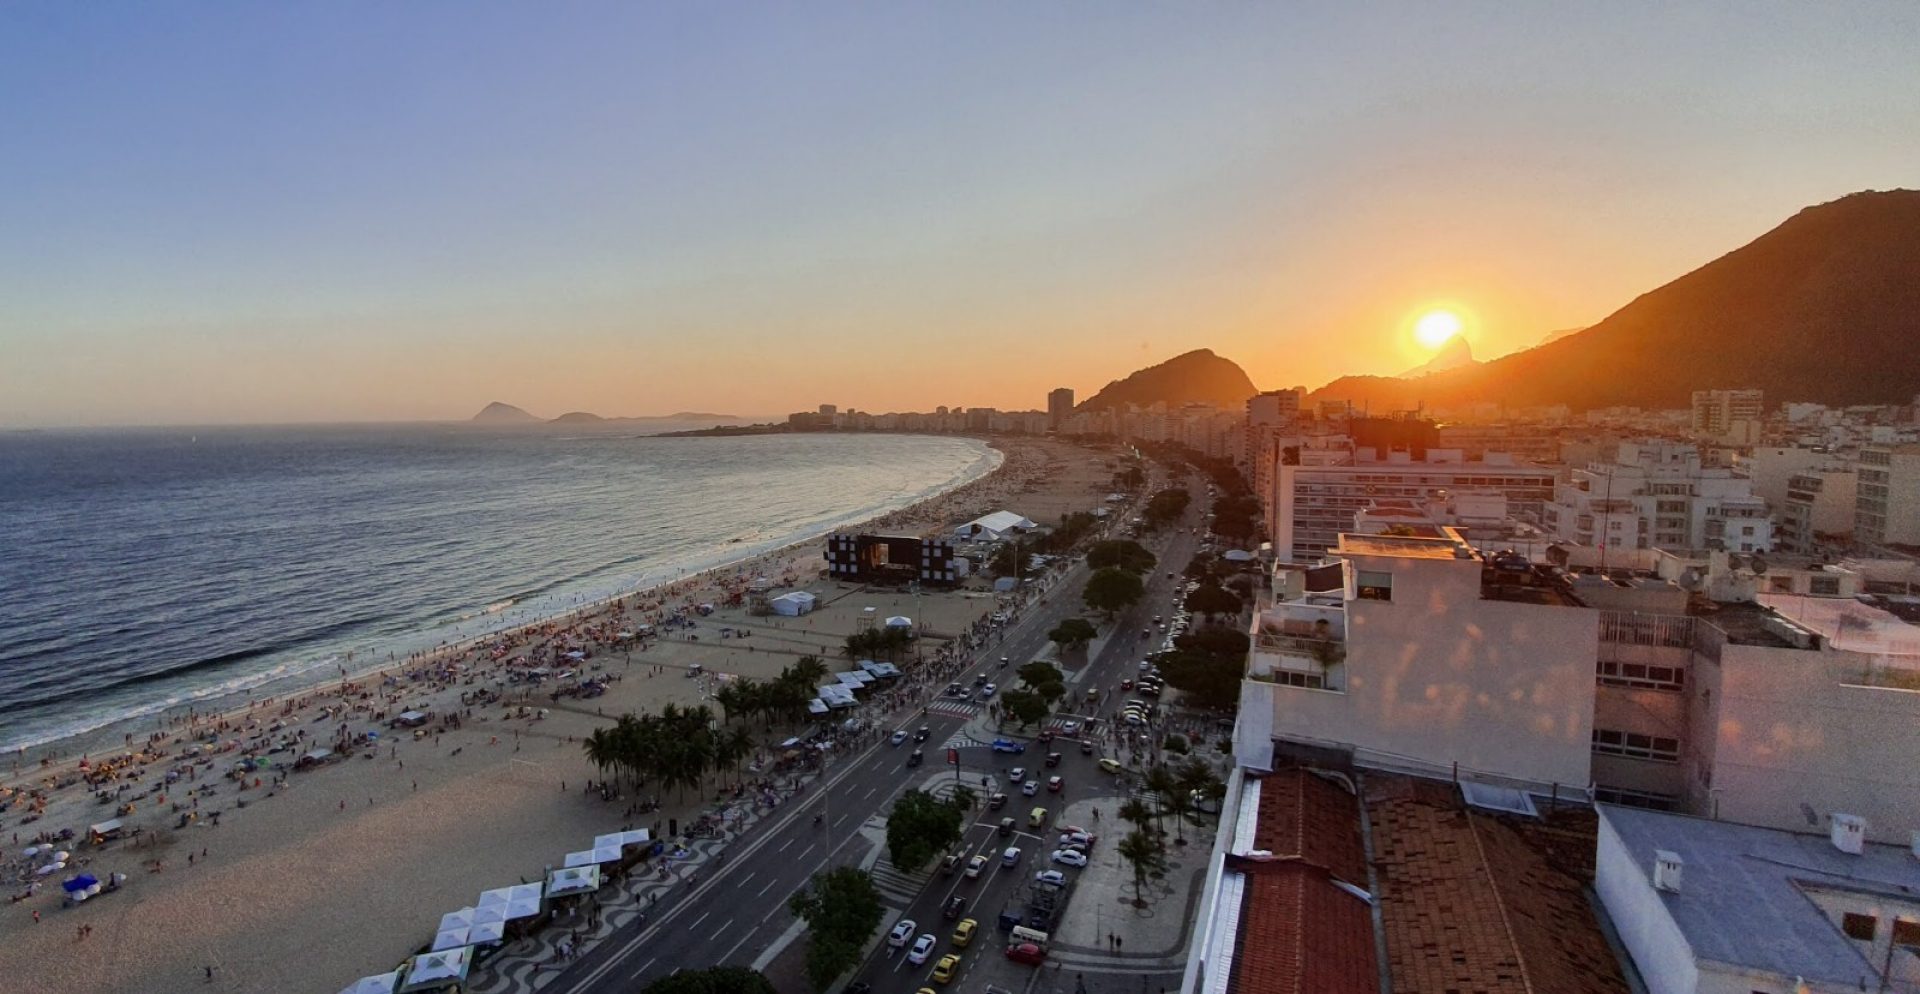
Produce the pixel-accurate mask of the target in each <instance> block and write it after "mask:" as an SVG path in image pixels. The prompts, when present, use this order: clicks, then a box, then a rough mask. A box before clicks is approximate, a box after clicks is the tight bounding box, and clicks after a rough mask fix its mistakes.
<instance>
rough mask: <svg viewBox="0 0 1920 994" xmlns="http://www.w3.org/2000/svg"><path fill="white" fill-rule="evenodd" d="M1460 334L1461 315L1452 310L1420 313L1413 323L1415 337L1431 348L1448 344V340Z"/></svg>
mask: <svg viewBox="0 0 1920 994" xmlns="http://www.w3.org/2000/svg"><path fill="white" fill-rule="evenodd" d="M1458 334H1460V315H1458V314H1455V313H1453V312H1452V311H1428V312H1427V313H1425V314H1422V315H1420V320H1418V321H1415V322H1414V323H1413V337H1415V338H1417V339H1419V340H1420V344H1422V345H1424V346H1426V347H1427V348H1430V349H1437V348H1439V347H1440V346H1442V345H1445V344H1447V340H1448V339H1450V338H1452V337H1453V336H1455V335H1458Z"/></svg>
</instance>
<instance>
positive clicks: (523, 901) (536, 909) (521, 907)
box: [474, 884, 540, 930]
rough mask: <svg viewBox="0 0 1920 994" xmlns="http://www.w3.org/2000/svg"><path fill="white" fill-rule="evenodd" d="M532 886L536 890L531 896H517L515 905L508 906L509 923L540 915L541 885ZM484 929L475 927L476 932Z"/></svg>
mask: <svg viewBox="0 0 1920 994" xmlns="http://www.w3.org/2000/svg"><path fill="white" fill-rule="evenodd" d="M532 886H533V887H534V888H535V890H534V892H533V893H532V894H531V895H527V896H516V897H515V898H514V899H513V903H512V904H509V905H507V910H506V917H507V921H513V920H514V919H517V918H532V917H533V916H534V915H537V914H539V913H540V892H539V890H538V888H539V886H540V885H539V884H533V885H532ZM491 924H492V923H491V922H489V923H488V925H491ZM482 927H485V926H480V925H476V926H474V928H475V929H476V930H477V929H479V928H482Z"/></svg>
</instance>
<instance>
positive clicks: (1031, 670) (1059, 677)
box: [1020, 659, 1066, 689]
mask: <svg viewBox="0 0 1920 994" xmlns="http://www.w3.org/2000/svg"><path fill="white" fill-rule="evenodd" d="M1065 680H1066V676H1065V675H1064V674H1062V673H1061V672H1060V667H1058V666H1055V665H1053V664H1052V663H1049V662H1047V661H1046V660H1044V659H1036V660H1034V661H1033V662H1031V663H1028V664H1026V665H1025V666H1022V667H1020V682H1021V683H1024V684H1026V685H1027V686H1028V687H1031V688H1034V689H1038V688H1040V687H1044V686H1046V685H1047V684H1050V683H1062V682H1065Z"/></svg>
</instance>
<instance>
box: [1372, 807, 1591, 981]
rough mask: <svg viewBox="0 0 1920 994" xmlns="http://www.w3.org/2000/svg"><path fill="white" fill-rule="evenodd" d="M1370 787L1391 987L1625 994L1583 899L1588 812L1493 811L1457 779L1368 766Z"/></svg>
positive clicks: (1587, 861)
mask: <svg viewBox="0 0 1920 994" xmlns="http://www.w3.org/2000/svg"><path fill="white" fill-rule="evenodd" d="M1366 783H1367V798H1366V805H1367V815H1368V819H1369V821H1370V822H1371V824H1372V829H1373V857H1374V865H1375V868H1376V870H1377V871H1378V875H1379V876H1378V880H1379V882H1378V887H1379V894H1378V895H1377V900H1378V903H1379V905H1380V915H1381V919H1382V922H1383V924H1384V927H1385V933H1386V947H1387V949H1386V951H1387V966H1388V970H1389V972H1390V974H1391V980H1392V985H1393V989H1394V990H1397V991H1399V990H1405V991H1459V992H1462V994H1540V992H1547V991H1551V992H1554V994H1626V992H1627V990H1628V987H1627V982H1626V979H1625V977H1624V976H1623V974H1622V972H1621V969H1620V964H1619V962H1618V961H1617V960H1616V959H1615V957H1614V954H1613V950H1612V949H1611V948H1610V947H1609V946H1608V945H1607V941H1606V938H1605V936H1604V935H1603V934H1602V933H1601V931H1600V924H1599V920H1598V918H1597V917H1596V916H1595V914H1594V911H1593V909H1592V907H1591V905H1590V904H1589V903H1588V901H1587V898H1586V892H1585V887H1586V885H1587V883H1588V881H1589V880H1590V878H1591V873H1592V863H1591V860H1592V854H1593V847H1594V828H1593V820H1592V814H1591V812H1589V811H1586V810H1585V809H1562V810H1560V811H1556V812H1550V813H1549V815H1548V817H1547V818H1546V819H1545V820H1539V819H1531V818H1523V817H1515V816H1506V815H1492V814H1485V813H1482V812H1479V811H1472V810H1469V809H1467V808H1466V807H1465V805H1464V804H1463V803H1462V802H1461V801H1460V799H1459V796H1458V794H1457V793H1456V791H1455V790H1454V788H1453V786H1452V785H1451V784H1447V783H1442V782H1439V781H1433V780H1419V779H1415V778H1412V777H1406V776H1400V775H1392V774H1381V773H1372V772H1370V773H1368V774H1367V780H1366Z"/></svg>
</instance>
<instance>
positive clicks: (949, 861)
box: [940, 852, 960, 877]
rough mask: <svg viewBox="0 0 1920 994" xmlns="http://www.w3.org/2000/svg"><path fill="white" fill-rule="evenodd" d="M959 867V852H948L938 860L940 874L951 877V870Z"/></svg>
mask: <svg viewBox="0 0 1920 994" xmlns="http://www.w3.org/2000/svg"><path fill="white" fill-rule="evenodd" d="M959 868H960V854H959V853H957V852H953V853H948V854H947V855H946V856H945V857H944V858H942V859H941V860H940V875H941V876H946V877H951V876H953V871H955V870H958V869H959Z"/></svg>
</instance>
